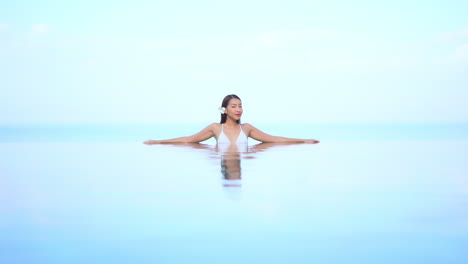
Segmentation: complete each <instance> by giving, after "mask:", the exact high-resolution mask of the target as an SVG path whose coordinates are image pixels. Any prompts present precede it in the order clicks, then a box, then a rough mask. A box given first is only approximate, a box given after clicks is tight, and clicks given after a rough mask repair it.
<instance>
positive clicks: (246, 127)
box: [241, 123, 255, 135]
mask: <svg viewBox="0 0 468 264" xmlns="http://www.w3.org/2000/svg"><path fill="white" fill-rule="evenodd" d="M241 127H242V130H243V131H244V133H245V134H247V135H249V134H250V132H252V131H253V130H254V129H255V127H254V126H252V125H251V124H249V123H243V124H241Z"/></svg>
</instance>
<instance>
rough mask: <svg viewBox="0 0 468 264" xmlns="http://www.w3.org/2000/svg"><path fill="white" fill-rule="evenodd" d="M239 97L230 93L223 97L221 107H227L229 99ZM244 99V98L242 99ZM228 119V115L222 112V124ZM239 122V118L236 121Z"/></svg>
mask: <svg viewBox="0 0 468 264" xmlns="http://www.w3.org/2000/svg"><path fill="white" fill-rule="evenodd" d="M233 98H235V99H239V100H241V99H240V98H239V96H237V95H235V94H229V95H226V96H225V97H224V99H223V102H222V103H221V107H224V108H227V105H228V104H229V101H231V99H233ZM241 101H242V100H241ZM226 119H227V115H226V114H221V122H219V123H220V124H224V123H226ZM236 122H237V123H238V124H239V123H240V120H237V121H236Z"/></svg>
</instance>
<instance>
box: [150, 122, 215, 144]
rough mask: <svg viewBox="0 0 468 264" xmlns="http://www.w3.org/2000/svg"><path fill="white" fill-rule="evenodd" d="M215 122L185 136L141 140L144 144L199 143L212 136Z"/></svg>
mask: <svg viewBox="0 0 468 264" xmlns="http://www.w3.org/2000/svg"><path fill="white" fill-rule="evenodd" d="M215 126H216V123H213V124H211V125H209V126H207V127H205V128H204V129H203V130H201V131H200V132H198V133H196V134H194V135H191V136H187V137H178V138H172V139H164V140H147V141H145V142H143V143H144V144H146V145H153V144H171V143H199V142H202V141H205V140H207V139H209V138H212V137H214V135H215V133H214V129H215Z"/></svg>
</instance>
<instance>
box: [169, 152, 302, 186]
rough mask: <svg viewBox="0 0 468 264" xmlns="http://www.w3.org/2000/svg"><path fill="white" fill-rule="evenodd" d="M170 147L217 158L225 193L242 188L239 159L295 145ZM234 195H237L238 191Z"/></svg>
mask: <svg viewBox="0 0 468 264" xmlns="http://www.w3.org/2000/svg"><path fill="white" fill-rule="evenodd" d="M171 145H173V146H181V147H190V148H194V149H201V150H207V151H208V153H210V154H211V155H210V156H211V157H214V158H216V159H218V158H219V159H220V161H221V175H222V186H223V187H224V189H225V190H226V191H228V189H230V190H232V191H234V189H240V187H242V181H241V180H242V168H241V159H253V158H255V156H254V154H255V153H257V152H262V151H265V150H267V149H269V148H272V147H280V146H287V145H296V143H259V144H256V145H253V146H250V147H249V146H248V145H247V144H245V145H243V144H242V145H237V144H231V145H218V144H217V145H215V146H213V145H209V144H201V143H181V144H171ZM232 187H234V188H232ZM229 192H231V191H229ZM231 193H234V192H231ZM236 195H238V191H237V192H236Z"/></svg>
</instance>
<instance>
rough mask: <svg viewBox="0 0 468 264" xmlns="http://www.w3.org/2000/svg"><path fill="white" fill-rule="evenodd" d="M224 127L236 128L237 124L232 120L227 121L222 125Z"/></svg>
mask: <svg viewBox="0 0 468 264" xmlns="http://www.w3.org/2000/svg"><path fill="white" fill-rule="evenodd" d="M224 125H225V126H230V127H233V126H238V125H239V123H237V122H236V121H234V120H232V119H229V118H228V119H227V120H226V122H225V123H224Z"/></svg>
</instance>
